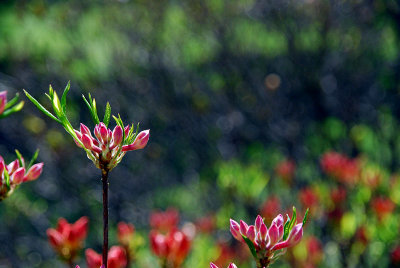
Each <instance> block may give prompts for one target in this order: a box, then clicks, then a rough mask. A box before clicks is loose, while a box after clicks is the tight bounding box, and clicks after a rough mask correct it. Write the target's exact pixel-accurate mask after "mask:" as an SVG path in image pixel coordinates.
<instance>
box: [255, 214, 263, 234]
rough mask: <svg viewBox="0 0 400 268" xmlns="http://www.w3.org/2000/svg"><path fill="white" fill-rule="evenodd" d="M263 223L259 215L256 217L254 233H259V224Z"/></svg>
mask: <svg viewBox="0 0 400 268" xmlns="http://www.w3.org/2000/svg"><path fill="white" fill-rule="evenodd" d="M263 223H264V221H263V219H262V217H261V216H260V215H258V216H257V218H256V222H255V226H256V232H257V233H258V232H260V228H261V224H263Z"/></svg>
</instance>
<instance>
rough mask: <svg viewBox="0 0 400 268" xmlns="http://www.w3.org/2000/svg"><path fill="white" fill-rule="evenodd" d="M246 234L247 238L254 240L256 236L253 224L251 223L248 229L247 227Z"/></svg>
mask: <svg viewBox="0 0 400 268" xmlns="http://www.w3.org/2000/svg"><path fill="white" fill-rule="evenodd" d="M246 236H247V238H248V239H250V240H251V241H253V242H254V240H255V238H256V228H255V227H254V225H251V226H250V227H249V229H247V233H246Z"/></svg>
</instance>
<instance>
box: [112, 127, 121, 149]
mask: <svg viewBox="0 0 400 268" xmlns="http://www.w3.org/2000/svg"><path fill="white" fill-rule="evenodd" d="M122 138H123V137H122V128H121V127H120V126H116V127H115V128H114V130H113V132H112V144H111V146H110V149H111V150H112V149H114V148H115V147H116V146H117V145H119V144H120V143H121V142H122Z"/></svg>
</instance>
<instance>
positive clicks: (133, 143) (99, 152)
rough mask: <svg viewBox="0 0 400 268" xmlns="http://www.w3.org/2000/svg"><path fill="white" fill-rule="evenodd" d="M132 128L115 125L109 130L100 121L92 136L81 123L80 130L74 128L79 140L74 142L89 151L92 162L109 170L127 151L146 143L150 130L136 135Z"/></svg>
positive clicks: (136, 148) (140, 147)
mask: <svg viewBox="0 0 400 268" xmlns="http://www.w3.org/2000/svg"><path fill="white" fill-rule="evenodd" d="M133 129H134V127H133V126H132V127H130V126H126V127H125V129H124V130H122V127H121V126H119V125H117V126H116V127H115V128H114V130H113V131H111V129H108V128H107V126H106V124H104V123H103V122H100V123H99V124H97V125H96V126H95V128H94V137H93V136H92V134H91V132H90V130H89V128H88V127H87V126H85V125H84V124H81V126H80V131H78V130H75V134H76V136H77V138H78V140H79V141H77V140H75V143H76V144H77V145H78V146H79V147H82V146H83V147H85V148H86V149H87V150H90V151H91V153H92V155H93V156H94V163H95V165H96V166H97V167H98V168H100V169H102V168H107V169H108V170H111V169H113V168H114V167H115V166H116V165H117V164H118V163H119V162H120V161H121V160H122V157H123V156H124V155H125V153H126V152H127V151H133V150H138V149H142V148H144V147H145V146H146V145H147V142H148V141H149V137H150V130H144V131H141V132H140V133H139V134H137V135H136V133H133ZM92 160H93V159H92ZM102 165H106V166H102Z"/></svg>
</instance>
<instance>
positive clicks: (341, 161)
mask: <svg viewBox="0 0 400 268" xmlns="http://www.w3.org/2000/svg"><path fill="white" fill-rule="evenodd" d="M321 167H322V169H323V170H324V171H325V172H326V173H327V174H328V175H330V176H332V177H334V178H335V179H337V180H338V181H340V182H342V183H346V184H350V185H352V184H354V183H355V182H357V180H358V179H359V173H360V167H359V162H358V160H357V159H350V158H348V157H347V156H345V155H343V154H340V153H337V152H327V153H325V154H324V155H323V156H322V158H321Z"/></svg>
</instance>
